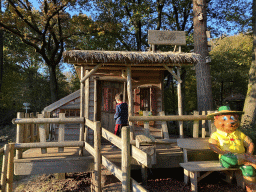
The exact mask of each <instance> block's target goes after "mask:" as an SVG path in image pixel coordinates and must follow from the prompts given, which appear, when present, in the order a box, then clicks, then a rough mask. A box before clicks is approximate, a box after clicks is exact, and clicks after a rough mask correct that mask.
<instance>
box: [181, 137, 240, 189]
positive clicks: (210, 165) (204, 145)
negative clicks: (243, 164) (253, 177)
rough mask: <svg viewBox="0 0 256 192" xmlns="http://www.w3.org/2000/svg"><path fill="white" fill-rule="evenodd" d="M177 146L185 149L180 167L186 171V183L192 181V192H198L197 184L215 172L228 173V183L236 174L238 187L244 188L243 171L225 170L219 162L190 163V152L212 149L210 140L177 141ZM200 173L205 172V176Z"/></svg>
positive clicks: (191, 139)
mask: <svg viewBox="0 0 256 192" xmlns="http://www.w3.org/2000/svg"><path fill="white" fill-rule="evenodd" d="M177 144H178V146H179V147H180V148H182V149H183V158H184V163H180V166H181V167H183V169H184V183H185V184H188V182H189V179H190V181H191V191H197V183H198V182H199V181H200V180H201V179H203V178H205V177H206V176H208V175H209V174H211V173H212V172H214V171H224V172H225V173H227V178H226V181H227V182H231V180H232V178H233V176H234V174H235V176H236V180H237V185H238V186H241V187H243V188H244V183H243V177H242V175H241V171H240V170H239V169H237V168H224V167H222V166H221V165H220V162H219V160H213V161H190V162H189V161H188V150H200V151H206V150H209V149H210V147H209V143H208V138H188V139H177ZM200 172H204V174H202V175H200Z"/></svg>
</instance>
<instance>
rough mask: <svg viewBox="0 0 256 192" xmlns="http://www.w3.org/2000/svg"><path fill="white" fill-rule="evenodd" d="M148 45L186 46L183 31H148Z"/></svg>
mask: <svg viewBox="0 0 256 192" xmlns="http://www.w3.org/2000/svg"><path fill="white" fill-rule="evenodd" d="M148 44H152V45H186V35H185V31H159V30H148Z"/></svg>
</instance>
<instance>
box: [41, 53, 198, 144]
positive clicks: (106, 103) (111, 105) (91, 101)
mask: <svg viewBox="0 0 256 192" xmlns="http://www.w3.org/2000/svg"><path fill="white" fill-rule="evenodd" d="M63 56H64V61H65V62H66V63H71V64H74V66H75V69H76V72H77V74H78V76H79V79H80V81H81V89H80V90H78V91H76V92H74V93H72V94H70V95H68V96H66V97H64V98H62V99H61V100H59V101H57V102H55V103H53V104H51V105H49V106H47V107H46V108H44V111H45V112H51V113H52V115H53V116H55V117H58V113H65V114H66V117H79V116H81V117H82V116H83V114H82V113H84V116H85V117H86V118H89V119H90V120H92V121H100V122H101V125H102V127H104V128H106V129H107V130H109V131H111V132H114V126H115V121H114V113H115V105H116V103H115V99H114V97H115V95H116V94H117V93H119V92H123V93H124V95H125V99H124V100H125V101H126V102H127V103H128V104H129V113H130V116H131V115H135V116H142V115H143V112H144V115H152V116H158V115H160V112H162V111H164V103H163V101H164V98H163V97H164V94H163V90H164V89H163V81H164V73H165V71H169V72H171V73H172V75H173V76H174V78H176V80H177V82H178V84H180V83H181V80H180V76H179V69H180V67H191V66H193V65H194V64H195V63H196V62H197V61H198V57H199V56H198V55H196V54H193V53H181V52H165V53H152V52H117V51H111V52H110V51H87V50H73V51H66V52H64V54H63ZM175 71H177V74H175ZM129 76H130V79H129ZM128 86H130V87H129V88H127V87H128ZM81 90H82V92H81ZM180 92H181V89H180V87H179V86H178V93H180ZM81 94H83V95H84V96H82V97H84V99H83V101H82V99H81ZM81 101H82V102H84V106H85V109H84V110H83V112H82V113H81V111H80V110H82V109H80V106H82V105H81ZM179 101H181V98H179ZM179 103H180V105H179V108H180V111H179V112H181V113H182V110H181V108H182V106H181V102H179ZM145 112H146V113H145ZM180 115H181V114H180ZM132 125H133V127H134V136H136V135H137V134H141V132H142V131H143V129H141V126H143V125H144V122H143V121H134V122H133V124H132ZM149 125H150V132H151V135H153V136H154V137H156V138H163V131H162V122H161V121H150V122H149ZM68 126H69V127H66V131H65V138H66V140H78V135H79V124H73V125H68ZM53 136H54V137H53V138H54V139H58V126H55V127H53Z"/></svg>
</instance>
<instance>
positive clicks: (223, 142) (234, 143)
mask: <svg viewBox="0 0 256 192" xmlns="http://www.w3.org/2000/svg"><path fill="white" fill-rule="evenodd" d="M211 138H212V139H215V140H217V141H219V144H220V145H219V147H220V149H221V150H224V151H230V152H231V153H245V147H244V139H245V138H246V135H245V134H244V133H242V132H241V131H238V130H236V131H234V132H233V133H226V132H223V131H220V130H218V129H217V131H216V132H214V133H213V134H212V135H211Z"/></svg>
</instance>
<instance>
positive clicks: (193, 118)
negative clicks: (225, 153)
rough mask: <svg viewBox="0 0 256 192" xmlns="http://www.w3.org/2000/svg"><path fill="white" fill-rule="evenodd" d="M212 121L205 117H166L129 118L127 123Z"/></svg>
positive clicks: (210, 118)
mask: <svg viewBox="0 0 256 192" xmlns="http://www.w3.org/2000/svg"><path fill="white" fill-rule="evenodd" d="M199 120H213V118H212V117H208V116H207V115H166V116H130V117H129V121H199Z"/></svg>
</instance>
